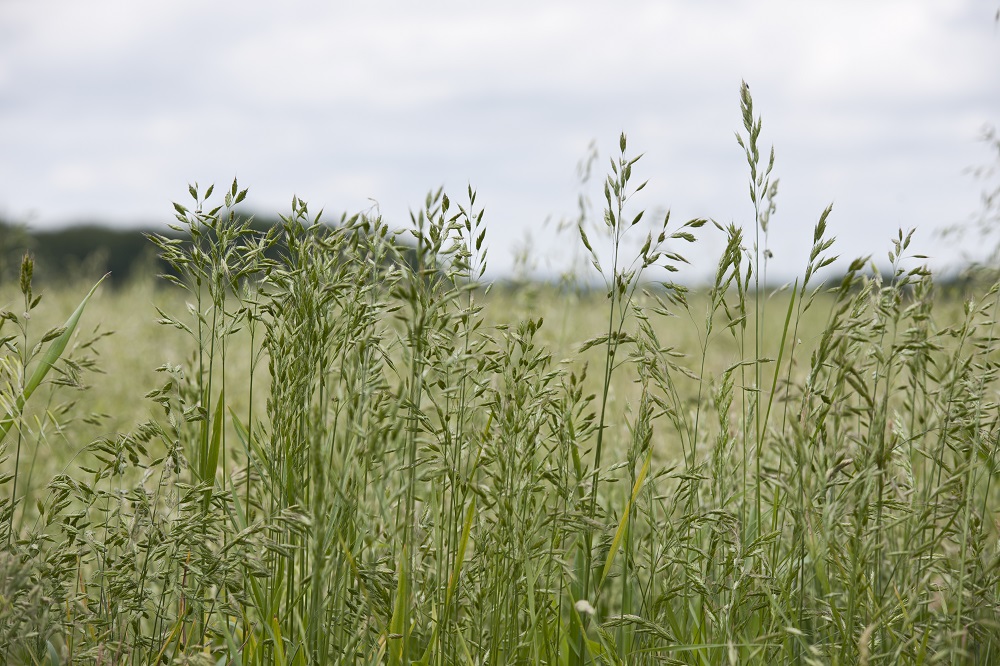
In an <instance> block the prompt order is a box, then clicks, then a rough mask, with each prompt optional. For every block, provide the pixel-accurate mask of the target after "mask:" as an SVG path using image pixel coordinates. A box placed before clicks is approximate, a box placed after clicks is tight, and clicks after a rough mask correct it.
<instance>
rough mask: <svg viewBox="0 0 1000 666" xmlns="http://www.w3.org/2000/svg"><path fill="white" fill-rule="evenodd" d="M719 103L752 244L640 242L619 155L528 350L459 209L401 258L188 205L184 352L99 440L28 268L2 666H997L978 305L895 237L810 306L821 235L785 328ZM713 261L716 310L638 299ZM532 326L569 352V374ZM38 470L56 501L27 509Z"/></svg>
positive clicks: (163, 247) (362, 241)
mask: <svg viewBox="0 0 1000 666" xmlns="http://www.w3.org/2000/svg"><path fill="white" fill-rule="evenodd" d="M741 106H742V112H743V120H744V130H745V133H744V134H742V135H740V145H741V146H742V147H743V148H744V149H745V153H746V159H747V163H748V166H749V168H750V193H751V203H752V205H753V210H754V223H753V225H752V226H751V227H750V231H749V234H748V235H747V236H746V237H745V236H744V234H745V233H747V232H746V231H745V230H743V229H740V228H739V227H737V226H730V227H728V228H724V227H722V226H720V225H717V224H715V223H714V222H707V221H705V220H692V221H689V222H687V223H684V224H681V225H676V226H675V225H674V224H673V223H672V222H671V221H670V219H669V216H668V217H667V219H664V220H658V221H657V222H656V223H655V224H653V225H649V224H648V223H647V221H646V219H645V218H644V216H643V214H642V213H641V212H639V211H636V210H632V206H631V205H630V199H631V198H632V195H633V194H635V193H636V192H638V191H639V190H641V189H642V187H643V185H644V184H641V185H635V184H634V180H633V169H634V168H636V163H637V159H638V158H633V157H629V153H628V147H627V144H626V140H625V137H624V136H622V137H621V141H620V155H619V157H618V158H616V159H615V160H613V161H612V163H611V171H610V174H609V175H608V177H607V180H606V183H605V187H604V195H605V211H604V218H603V220H602V221H601V222H599V223H598V224H590V223H584V224H581V226H580V228H579V230H580V238H581V242H582V244H583V247H584V248H585V249H586V251H587V252H588V256H589V258H590V260H591V263H592V265H593V269H594V270H595V271H596V274H598V275H599V277H600V278H601V279H603V280H604V282H605V286H606V289H605V290H604V291H603V292H602V294H601V296H602V297H601V298H592V297H588V296H587V295H579V296H570V295H567V296H566V297H565V298H564V299H562V300H560V301H556V300H555V299H549V300H548V301H547V303H548V305H547V308H546V309H547V312H540V311H539V312H536V313H531V312H529V313H528V316H526V317H523V318H516V317H514V318H508V316H509V315H510V312H511V311H512V310H514V311H516V310H517V308H506V307H500V308H499V311H497V310H493V311H491V305H494V304H495V303H496V301H498V300H502V299H501V297H499V296H495V295H493V294H490V293H489V292H488V291H485V290H484V289H483V288H482V286H481V284H480V279H481V278H482V276H483V272H484V270H485V266H486V249H485V248H486V245H485V242H484V238H485V227H484V221H483V213H482V210H481V209H478V208H477V207H476V195H475V193H474V192H473V191H472V190H471V189H470V190H469V191H468V193H467V201H466V203H465V204H464V205H456V204H454V203H453V202H452V201H451V200H449V198H448V197H447V196H446V195H445V194H443V193H441V192H438V193H435V194H432V195H429V196H428V198H427V200H426V202H425V205H424V206H423V208H422V210H421V211H420V212H419V213H416V214H414V216H413V220H412V226H411V228H410V229H409V230H408V232H407V233H408V236H407V238H408V243H407V244H406V245H405V246H404V244H403V243H401V242H400V239H399V238H398V237H397V234H395V233H394V232H392V231H390V229H389V228H388V227H387V226H386V225H385V224H384V223H383V221H382V220H381V219H379V218H370V217H365V216H358V217H355V218H352V219H346V220H342V221H341V223H340V224H338V225H334V226H327V225H324V224H320V219H319V217H318V216H316V217H313V216H311V214H310V212H309V209H308V207H307V205H306V204H305V203H304V202H301V201H298V200H296V201H294V203H293V210H292V212H291V214H290V215H289V216H287V217H286V218H284V219H283V223H282V224H281V225H280V226H279V227H275V228H274V229H273V230H271V231H270V232H267V233H263V232H260V231H259V230H255V229H254V228H253V227H251V226H250V224H249V223H248V222H246V221H243V220H240V219H239V218H238V216H236V215H234V214H232V212H231V209H232V207H233V206H235V205H236V204H237V203H239V202H240V201H241V200H242V199H243V197H244V196H245V191H240V190H239V189H238V187H237V186H236V185H235V183H234V185H233V187H232V188H231V189H230V190H228V191H227V192H226V193H225V196H224V197H223V202H222V203H221V204H219V205H215V204H214V203H213V200H212V195H213V192H212V188H208V191H206V192H204V193H202V192H200V191H199V190H198V189H197V188H195V187H192V188H191V196H192V203H191V204H190V205H189V206H182V205H177V206H176V213H177V219H178V229H180V230H183V231H184V232H185V235H186V239H185V240H179V239H173V238H166V237H161V238H156V239H154V241H155V242H156V243H157V245H158V246H159V249H160V252H161V254H162V256H163V258H164V259H165V260H166V261H168V262H169V263H170V264H171V265H172V266H173V268H174V269H175V271H176V273H175V274H173V275H172V277H171V278H170V280H171V281H172V282H174V283H175V284H176V285H177V286H178V287H179V288H180V289H181V290H183V291H184V294H185V297H184V300H185V302H186V308H183V307H182V308H179V309H176V311H164V310H161V311H160V312H159V319H160V322H161V323H162V324H164V326H165V328H166V329H169V332H170V333H171V334H172V335H173V336H174V337H175V338H176V339H182V340H185V341H186V343H185V345H186V348H187V349H188V350H189V352H190V356H189V357H188V358H187V360H186V361H184V362H182V363H169V364H167V365H164V366H163V367H161V368H160V370H161V372H162V375H163V381H162V382H161V385H160V386H159V387H158V388H155V389H154V390H152V391H150V392H149V393H148V395H147V396H146V397H147V398H148V399H149V400H151V401H152V403H153V404H154V407H155V409H154V410H152V413H153V415H154V416H153V418H152V419H150V420H149V421H148V422H145V423H142V424H140V425H138V426H136V427H134V428H132V429H130V430H129V431H128V432H125V433H122V434H118V435H114V436H108V437H101V438H98V439H97V440H96V441H93V442H92V443H86V442H80V441H73V439H72V436H67V433H70V435H71V434H72V433H73V432H75V430H74V427H75V424H76V423H78V422H79V423H83V422H87V421H90V420H91V419H90V417H89V416H86V415H85V414H83V413H81V412H80V409H79V407H77V406H74V403H73V402H60V400H61V398H60V396H63V395H68V396H72V395H73V389H74V387H76V388H80V387H82V386H83V385H84V383H85V381H86V377H87V373H88V371H90V370H92V369H93V367H94V360H93V359H92V358H91V356H93V353H92V350H93V349H94V347H95V344H94V343H95V342H96V341H95V340H90V339H88V338H86V337H81V336H80V335H79V330H82V329H80V326H79V325H78V322H79V320H80V317H81V312H83V310H84V306H86V305H87V300H84V302H83V303H81V305H80V307H79V308H78V309H77V311H76V312H75V313H74V314H73V315H72V316H71V317H70V319H69V321H67V322H66V324H65V326H62V327H57V328H55V329H53V330H51V331H49V332H47V333H44V334H39V333H40V332H38V331H36V330H35V328H34V327H33V324H32V319H31V315H32V313H33V311H34V310H35V308H36V306H37V305H38V300H37V296H36V295H35V294H34V293H33V291H32V287H31V278H32V275H31V272H32V267H31V262H30V260H26V261H25V263H24V264H23V266H22V273H21V280H20V285H19V287H20V289H19V291H20V294H21V298H23V301H24V303H23V309H22V306H21V305H18V306H17V307H14V306H12V305H10V304H7V303H5V305H4V307H5V308H6V310H5V311H4V314H3V319H2V320H0V323H2V325H3V327H2V328H0V347H2V351H0V415H4V414H5V415H6V416H4V417H3V420H2V421H0V439H2V442H0V445H2V446H3V449H2V455H3V456H4V462H3V467H2V469H3V471H4V475H3V477H2V478H0V484H2V485H0V489H2V490H3V494H2V497H0V543H2V544H3V548H2V550H0V651H2V657H0V659H2V660H3V661H5V662H7V663H35V664H52V665H54V664H69V663H80V664H147V663H204V664H241V665H246V666H249V665H251V664H272V663H273V664H332V663H352V664H355V663H357V664H368V663H371V664H376V663H388V664H403V663H420V664H452V663H457V664H469V665H471V664H511V663H529V664H584V663H608V664H618V663H621V664H646V663H650V664H652V663H680V664H749V663H756V664H774V663H801V664H811V663H815V664H827V663H834V664H855V663H863V664H875V663H881V664H897V663H904V664H923V663H941V662H947V663H990V662H992V661H995V660H998V659H1000V626H998V623H997V618H998V613H1000V608H998V592H1000V585H998V583H1000V580H998V573H1000V570H998V564H1000V559H998V558H1000V551H998V547H997V545H998V526H997V519H996V516H997V509H998V495H997V489H996V487H995V484H993V483H992V481H993V480H994V478H995V477H996V476H997V472H998V469H997V465H998V461H997V441H998V439H997V437H998V433H1000V420H998V419H1000V410H998V403H997V399H996V398H997V392H996V390H997V386H998V384H997V381H996V380H997V377H996V373H997V366H996V361H997V351H998V348H1000V345H998V340H997V338H998V336H1000V328H998V314H1000V289H998V287H997V286H996V285H994V286H993V287H990V288H988V289H982V290H980V292H979V293H977V294H976V295H974V296H973V297H971V298H969V299H968V300H967V301H966V302H965V303H964V307H963V308H962V309H961V312H959V313H958V314H956V313H955V308H949V307H947V306H948V304H947V303H945V304H944V305H945V307H943V308H942V305H941V303H940V300H939V299H938V298H936V294H935V289H934V286H933V280H932V277H931V275H930V274H929V273H928V272H927V271H926V270H923V269H920V268H908V267H907V266H908V264H909V263H912V262H911V260H910V259H908V257H907V252H908V245H909V237H908V236H907V235H905V234H903V233H900V235H899V237H898V238H897V239H896V241H895V243H894V245H893V248H892V250H891V252H890V261H891V262H892V263H893V270H894V272H893V274H892V276H891V278H890V279H888V280H883V279H882V278H881V277H879V276H878V275H875V276H871V274H870V273H869V272H868V270H867V269H868V262H867V261H866V260H863V259H862V260H857V261H855V262H853V263H851V264H850V265H849V267H848V269H847V271H846V276H845V277H844V279H843V281H842V283H841V284H840V285H839V286H838V287H835V288H833V289H832V290H829V291H827V290H826V289H821V288H819V287H817V286H815V284H814V283H815V275H816V271H817V270H819V269H820V268H822V267H823V266H825V265H828V264H829V263H830V262H831V261H832V260H833V259H832V257H831V256H830V255H829V250H830V248H831V245H832V242H833V241H832V239H830V238H829V237H828V234H827V231H826V226H827V217H828V215H829V213H830V211H829V209H828V210H826V211H824V212H823V213H822V215H821V216H820V218H819V221H818V223H817V224H816V227H815V235H814V245H813V249H812V252H811V254H810V256H809V257H808V258H806V260H805V262H804V263H805V266H804V272H803V274H802V277H801V278H800V279H799V280H797V281H796V282H795V283H794V284H793V285H792V286H791V287H790V288H789V289H788V290H787V291H786V292H785V293H784V294H783V295H781V296H779V297H775V298H772V297H771V296H770V295H769V294H768V293H767V291H766V288H765V281H764V276H765V275H766V263H767V259H768V251H767V245H766V238H767V233H768V226H769V223H770V216H771V213H772V212H773V211H774V197H775V195H776V182H773V181H772V179H771V168H772V166H773V163H774V157H773V151H772V152H771V154H770V158H769V159H762V158H761V152H760V149H759V145H758V144H759V138H760V131H761V125H760V121H759V119H756V118H755V117H754V112H753V106H752V101H751V99H750V96H749V92H748V90H747V88H746V87H745V86H744V87H743V89H742V91H741ZM713 230H714V232H721V233H723V234H725V237H726V238H727V243H726V248H725V251H724V252H723V253H722V256H721V257H720V259H719V262H718V267H717V270H716V272H715V278H714V281H713V283H712V284H711V285H710V286H708V287H706V288H705V289H704V290H701V291H699V292H696V293H688V291H687V290H686V289H685V288H683V287H681V286H679V285H677V284H674V283H670V282H667V283H663V282H652V281H650V280H648V279H647V277H648V276H651V275H652V276H662V275H663V274H664V273H663V271H664V270H666V271H668V272H673V271H677V270H680V269H682V268H683V266H684V264H685V261H684V258H683V254H682V253H683V247H684V246H685V245H686V244H688V243H690V242H693V241H695V239H696V236H695V235H696V234H701V233H705V232H712V231H713ZM751 235H752V237H750V236H751ZM632 236H638V239H639V243H638V244H636V246H637V247H641V249H640V250H639V251H638V252H635V253H630V252H628V251H627V250H626V248H627V247H628V241H629V239H630V238H631V237H632ZM643 239H644V240H645V242H642V240H643ZM276 246H277V247H280V248H281V253H280V258H278V259H275V258H274V254H273V252H271V249H272V248H273V247H276ZM404 247H405V248H406V249H405V251H404V250H403V249H401V248H404ZM92 293H93V292H92ZM88 298H89V297H88ZM164 301H165V302H171V303H177V302H178V301H177V300H176V299H172V298H165V299H164ZM498 307H499V306H498ZM597 308H599V310H595V309H597ZM578 310H586V311H587V317H595V316H598V315H599V317H598V318H599V320H600V321H601V322H602V323H601V324H600V326H601V329H600V330H597V331H593V333H592V334H591V333H588V332H585V329H586V328H587V326H586V325H584V324H582V323H581V322H584V321H585V320H586V318H585V317H583V315H582V314H581V313H580V312H578ZM549 312H551V313H552V316H553V317H565V318H567V320H569V321H571V322H573V323H571V325H570V326H569V327H568V329H569V330H571V331H572V332H573V333H577V332H579V333H580V335H581V336H582V337H581V338H580V339H578V340H574V345H573V347H572V356H571V357H570V358H569V359H566V360H563V359H562V358H560V357H558V356H553V351H552V349H553V346H552V344H551V341H550V338H547V337H546V332H547V331H548V330H549V327H551V324H549V323H546V322H544V321H543V317H542V315H543V314H544V315H548V313H549ZM83 316H84V317H86V314H83ZM122 316H125V315H122ZM564 327H565V325H564ZM78 329H79V330H78ZM681 331H684V332H683V333H682V332H681ZM97 337H98V338H99V337H101V335H100V334H98V336H97ZM102 344H103V343H102ZM97 346H99V345H97ZM560 353H561V350H560ZM153 362H154V363H155V362H158V361H156V360H153ZM121 381H122V382H127V381H128V378H125V377H123V378H121ZM150 388H151V387H150ZM146 390H148V389H146ZM138 397H139V396H136V398H138ZM54 440H59V442H60V449H61V450H62V451H63V454H62V455H63V456H64V457H63V459H61V460H59V461H57V462H55V463H53V462H52V461H48V462H49V466H48V467H47V466H46V465H45V464H44V462H45V461H42V462H39V461H38V460H37V456H38V451H43V452H48V451H53V450H55V449H54V448H53V447H52V446H51V443H52V441H54ZM67 447H69V449H70V450H66V448H67ZM43 456H44V454H43ZM36 464H37V465H39V467H40V468H41V469H49V468H51V467H52V466H53V465H55V468H57V469H59V470H60V471H59V472H58V473H56V474H53V475H52V478H51V479H49V480H48V482H47V484H45V487H44V490H41V491H40V490H39V489H38V486H39V483H38V480H37V478H35V479H34V480H32V475H33V474H36V472H35V471H34V470H35V467H36ZM29 500H30V501H29Z"/></svg>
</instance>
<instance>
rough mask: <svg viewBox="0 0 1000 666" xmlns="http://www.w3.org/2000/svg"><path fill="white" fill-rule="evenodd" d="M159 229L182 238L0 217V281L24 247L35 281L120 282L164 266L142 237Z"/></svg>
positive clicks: (407, 255) (275, 249)
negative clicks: (43, 225) (34, 224)
mask: <svg viewBox="0 0 1000 666" xmlns="http://www.w3.org/2000/svg"><path fill="white" fill-rule="evenodd" d="M280 224H281V219H280V218H278V217H267V216H253V217H252V221H251V227H252V228H253V229H254V230H255V231H259V232H261V233H264V232H266V231H267V230H269V229H271V228H272V227H274V226H275V225H280ZM153 233H156V234H160V235H163V236H166V237H168V238H184V234H182V233H179V232H175V231H172V230H171V229H169V228H166V227H164V228H160V229H152V228H150V227H146V228H137V227H133V228H112V227H109V226H106V225H102V224H93V223H91V224H79V225H74V226H68V227H65V228H61V229H50V230H33V229H29V228H27V227H26V226H25V225H22V224H14V223H11V222H7V221H4V220H2V219H0V283H5V282H8V281H10V280H16V279H17V276H18V271H19V270H20V266H21V258H22V257H23V256H24V254H25V252H30V253H31V255H32V257H33V258H34V261H35V271H34V274H35V278H36V281H38V282H40V283H49V284H53V283H62V282H69V281H76V280H78V279H88V280H92V279H94V278H95V277H98V276H101V275H104V274H105V273H110V275H109V276H108V281H109V283H110V284H111V285H113V286H122V285H124V284H126V283H128V282H129V281H130V280H132V279H136V278H140V279H148V278H149V277H152V276H156V275H160V274H163V273H167V272H170V271H171V270H172V269H171V267H170V266H169V265H168V264H167V263H166V262H165V261H162V260H161V259H160V258H159V256H158V253H157V249H156V247H155V246H154V244H153V243H152V242H151V241H150V240H149V238H148V237H147V236H148V235H149V234H153ZM396 242H397V243H398V244H400V249H401V252H400V255H399V256H401V258H402V261H404V262H412V261H414V256H413V252H414V251H413V248H411V247H408V246H406V244H405V241H400V240H399V239H397V241H396ZM283 248H284V246H283V245H282V244H281V243H280V242H278V243H276V244H275V245H274V246H272V247H271V248H270V249H269V250H268V251H267V253H266V254H267V255H268V256H269V257H271V258H272V259H278V258H279V257H280V256H281V253H282V251H283Z"/></svg>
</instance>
